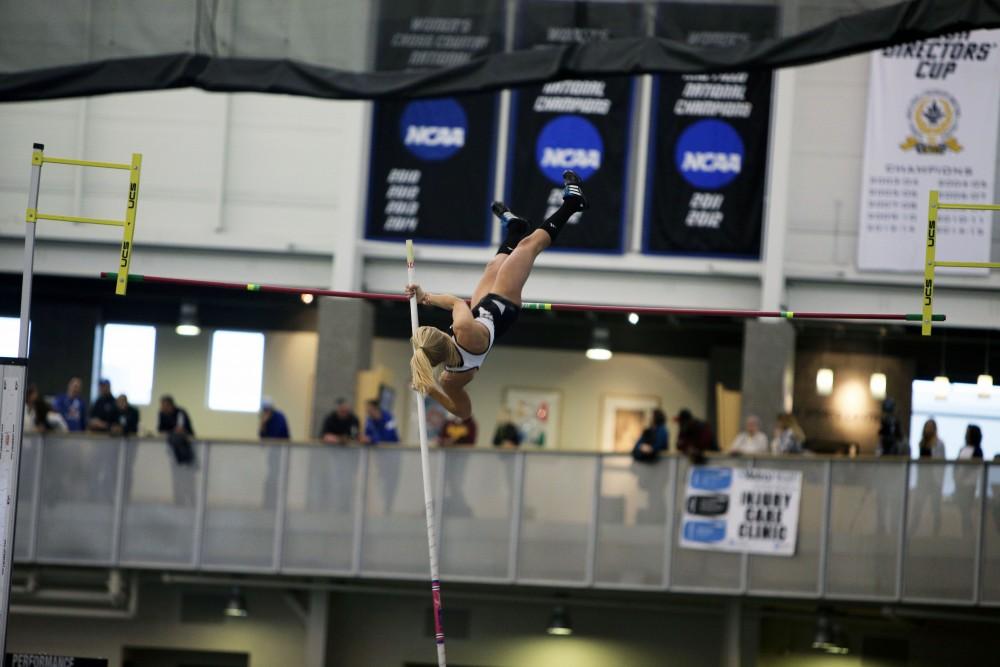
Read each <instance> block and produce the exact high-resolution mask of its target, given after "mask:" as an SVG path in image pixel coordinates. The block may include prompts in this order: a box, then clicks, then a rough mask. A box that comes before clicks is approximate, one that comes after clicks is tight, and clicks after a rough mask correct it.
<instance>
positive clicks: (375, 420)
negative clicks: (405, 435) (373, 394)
mask: <svg viewBox="0 0 1000 667" xmlns="http://www.w3.org/2000/svg"><path fill="white" fill-rule="evenodd" d="M366 411H367V413H368V419H367V421H365V442H366V443H368V444H370V445H377V444H378V443H380V442H399V433H398V432H397V431H396V420H395V419H393V418H392V413H391V412H389V411H388V410H383V409H382V408H381V407H379V404H378V402H377V401H368V403H367V404H366Z"/></svg>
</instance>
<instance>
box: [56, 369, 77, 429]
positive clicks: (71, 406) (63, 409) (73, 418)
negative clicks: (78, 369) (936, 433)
mask: <svg viewBox="0 0 1000 667" xmlns="http://www.w3.org/2000/svg"><path fill="white" fill-rule="evenodd" d="M80 387H81V384H80V378H78V377H73V378H70V379H69V383H68V384H67V385H66V393H65V394H59V395H58V396H56V399H55V401H53V402H52V409H53V410H55V411H56V412H58V413H59V414H60V415H61V416H62V418H63V421H64V422H66V428H67V429H69V430H70V431H82V430H83V416H84V409H85V406H84V404H83V399H82V398H80Z"/></svg>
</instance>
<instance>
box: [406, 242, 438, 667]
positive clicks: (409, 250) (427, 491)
mask: <svg viewBox="0 0 1000 667" xmlns="http://www.w3.org/2000/svg"><path fill="white" fill-rule="evenodd" d="M406 283H407V284H408V285H415V284H416V283H417V281H416V278H415V276H414V269H413V241H411V240H407V241H406ZM418 326H419V322H418V321H417V297H416V294H414V295H413V296H411V297H410V329H411V332H412V335H413V336H416V335H417V327H418ZM413 396H414V399H415V400H416V401H417V424H418V425H419V427H420V470H421V473H422V475H423V478H424V479H423V481H424V513H425V515H426V517H427V551H428V553H429V555H430V564H431V596H432V597H433V599H434V640H435V641H436V642H437V655H438V667H446V664H447V661H446V660H445V655H444V627H443V626H442V624H441V580H440V578H439V574H438V554H437V539H436V537H435V530H434V494H433V492H432V491H431V489H432V488H433V487H432V485H431V464H430V453H429V452H428V449H427V410H426V407H425V405H424V396H423V394H421V393H420V392H419V391H417V390H416V389H414V390H413Z"/></svg>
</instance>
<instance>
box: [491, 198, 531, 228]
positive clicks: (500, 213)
mask: <svg viewBox="0 0 1000 667" xmlns="http://www.w3.org/2000/svg"><path fill="white" fill-rule="evenodd" d="M490 210H491V211H493V215H495V216H496V217H498V218H500V222H501V223H502V225H503V228H504V233H506V232H507V230H512V231H514V232H515V233H519V234H522V235H523V234H524V233H525V232H527V231H528V227H530V225H529V224H528V221H527V220H525V219H524V218H522V217H521V216H519V215H517V214H516V213H513V212H512V211H511V210H510V209H509V208H507V204H504V203H503V202H502V201H495V202H493V204H492V205H491V206H490Z"/></svg>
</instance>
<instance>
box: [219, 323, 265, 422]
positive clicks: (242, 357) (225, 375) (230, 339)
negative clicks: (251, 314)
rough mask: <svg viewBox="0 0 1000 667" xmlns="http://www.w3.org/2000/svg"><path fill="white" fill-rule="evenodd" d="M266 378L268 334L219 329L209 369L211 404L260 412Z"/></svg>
mask: <svg viewBox="0 0 1000 667" xmlns="http://www.w3.org/2000/svg"><path fill="white" fill-rule="evenodd" d="M263 380H264V334H261V333H251V332H247V331H216V332H214V333H213V334H212V357H211V363H210V364H209V370H208V407H209V408H210V409H212V410H228V411H231V412H257V411H258V410H259V409H260V393H261V385H262V383H263Z"/></svg>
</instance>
